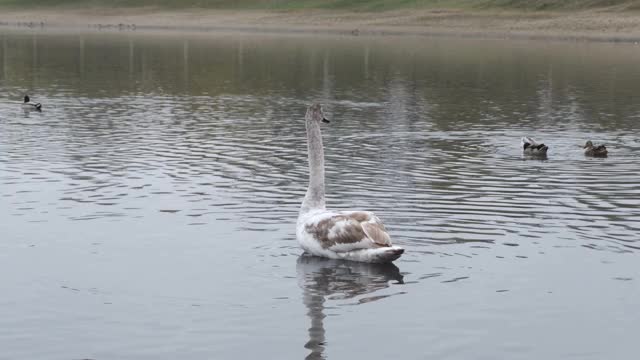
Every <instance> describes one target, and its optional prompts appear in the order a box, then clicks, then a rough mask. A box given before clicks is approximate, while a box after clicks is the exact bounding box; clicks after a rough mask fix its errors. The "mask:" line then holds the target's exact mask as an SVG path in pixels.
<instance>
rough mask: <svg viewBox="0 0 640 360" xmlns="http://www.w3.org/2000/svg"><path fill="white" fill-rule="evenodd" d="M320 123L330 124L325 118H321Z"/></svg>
mask: <svg viewBox="0 0 640 360" xmlns="http://www.w3.org/2000/svg"><path fill="white" fill-rule="evenodd" d="M322 122H323V123H327V124H328V123H330V122H331V121H329V120H327V119H325V118H322Z"/></svg>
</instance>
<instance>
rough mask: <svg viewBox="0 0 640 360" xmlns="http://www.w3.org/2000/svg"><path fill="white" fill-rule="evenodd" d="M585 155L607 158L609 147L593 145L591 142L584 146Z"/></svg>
mask: <svg viewBox="0 0 640 360" xmlns="http://www.w3.org/2000/svg"><path fill="white" fill-rule="evenodd" d="M584 154H585V155H586V156H593V157H607V147H606V146H604V145H593V143H592V142H591V140H588V141H587V143H586V144H584Z"/></svg>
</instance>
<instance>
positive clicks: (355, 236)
mask: <svg viewBox="0 0 640 360" xmlns="http://www.w3.org/2000/svg"><path fill="white" fill-rule="evenodd" d="M305 230H306V231H307V232H308V233H309V234H311V235H312V236H313V238H314V239H315V240H316V241H317V242H318V243H319V244H320V245H321V246H322V247H323V248H325V249H331V250H334V251H339V252H341V251H352V250H357V249H369V248H374V247H380V246H391V241H390V238H389V234H387V232H386V231H385V229H384V226H383V225H382V223H381V222H380V220H378V218H377V217H375V216H374V215H372V214H371V213H367V212H348V213H341V214H335V215H333V216H331V217H325V218H323V219H321V220H319V221H316V222H311V223H308V224H307V225H306V226H305Z"/></svg>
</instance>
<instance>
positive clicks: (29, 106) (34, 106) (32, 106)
mask: <svg viewBox="0 0 640 360" xmlns="http://www.w3.org/2000/svg"><path fill="white" fill-rule="evenodd" d="M22 108H23V109H26V110H37V111H42V104H40V103H34V102H32V101H31V99H29V95H25V96H24V102H23V103H22Z"/></svg>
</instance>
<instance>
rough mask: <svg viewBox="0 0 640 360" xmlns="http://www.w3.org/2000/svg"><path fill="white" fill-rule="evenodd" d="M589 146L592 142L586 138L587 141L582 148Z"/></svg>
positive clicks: (591, 145)
mask: <svg viewBox="0 0 640 360" xmlns="http://www.w3.org/2000/svg"><path fill="white" fill-rule="evenodd" d="M590 147H593V143H592V142H591V140H587V143H586V144H584V148H585V149H586V148H590Z"/></svg>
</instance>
